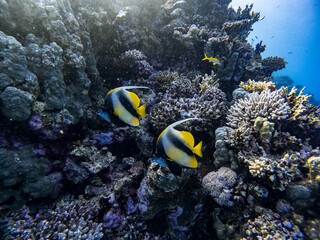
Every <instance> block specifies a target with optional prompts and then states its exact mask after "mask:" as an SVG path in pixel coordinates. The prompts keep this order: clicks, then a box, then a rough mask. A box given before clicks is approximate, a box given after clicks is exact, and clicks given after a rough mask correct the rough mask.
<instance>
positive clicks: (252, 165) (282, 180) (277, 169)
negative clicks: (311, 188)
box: [239, 152, 301, 191]
mask: <svg viewBox="0 0 320 240" xmlns="http://www.w3.org/2000/svg"><path fill="white" fill-rule="evenodd" d="M239 157H240V159H242V160H243V161H244V162H246V163H248V164H249V172H250V173H251V175H252V176H254V177H259V178H266V179H268V181H270V183H271V184H272V187H273V188H274V189H279V190H280V191H283V190H285V188H286V187H287V186H288V185H289V184H290V183H291V182H292V181H293V180H295V179H296V178H299V177H300V176H301V173H300V170H299V169H298V166H299V164H300V161H301V160H300V153H299V152H294V153H286V154H285V155H284V156H283V157H282V158H280V157H275V156H267V155H266V156H250V157H247V156H245V155H244V154H242V153H241V152H240V153H239Z"/></svg>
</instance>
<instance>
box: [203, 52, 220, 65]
mask: <svg viewBox="0 0 320 240" xmlns="http://www.w3.org/2000/svg"><path fill="white" fill-rule="evenodd" d="M204 56H205V58H203V59H202V61H204V60H208V61H209V62H212V64H213V65H216V64H218V65H220V64H221V63H220V61H219V59H218V58H213V57H209V58H208V57H207V55H206V54H204Z"/></svg>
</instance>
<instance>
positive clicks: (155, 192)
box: [137, 162, 201, 219]
mask: <svg viewBox="0 0 320 240" xmlns="http://www.w3.org/2000/svg"><path fill="white" fill-rule="evenodd" d="M193 181H195V178H194V174H193V171H192V170H189V169H188V170H183V172H182V175H181V176H176V175H174V174H172V173H171V172H170V171H169V169H167V168H163V167H161V166H160V165H158V164H157V163H155V162H152V163H151V164H150V166H149V167H148V172H147V175H146V176H145V177H144V179H143V180H142V182H141V184H140V187H139V189H138V191H137V195H138V200H139V203H138V206H139V210H140V212H141V213H142V216H143V218H144V219H152V218H154V217H155V216H156V215H157V214H158V213H160V212H162V211H164V210H166V209H169V208H170V206H175V205H176V204H177V203H178V202H179V206H181V207H183V208H190V204H191V206H193V209H194V206H195V205H196V204H197V203H198V201H197V200H196V198H195V197H196V195H197V194H200V191H201V190H200V188H197V189H198V190H195V189H196V188H190V187H188V186H190V185H193V184H195V185H196V186H198V187H199V185H198V184H197V183H196V182H193ZM181 190H184V191H183V192H181ZM190 191H192V192H190ZM187 196H188V197H187ZM184 198H188V200H187V201H184V200H183V199H184Z"/></svg>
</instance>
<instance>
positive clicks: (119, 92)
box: [97, 86, 148, 126]
mask: <svg viewBox="0 0 320 240" xmlns="http://www.w3.org/2000/svg"><path fill="white" fill-rule="evenodd" d="M137 88H148V87H140V86H123V87H118V88H115V89H112V90H110V91H109V92H108V93H107V98H106V100H105V106H104V109H103V110H100V111H98V112H97V114H98V115H99V116H101V117H102V118H104V119H105V120H107V121H108V122H116V121H118V120H121V121H122V122H124V123H126V124H128V125H130V126H139V123H140V121H139V116H141V117H143V118H144V117H145V109H146V105H145V104H143V105H141V106H140V99H139V97H138V96H137V95H136V94H135V93H133V92H129V91H127V89H137Z"/></svg>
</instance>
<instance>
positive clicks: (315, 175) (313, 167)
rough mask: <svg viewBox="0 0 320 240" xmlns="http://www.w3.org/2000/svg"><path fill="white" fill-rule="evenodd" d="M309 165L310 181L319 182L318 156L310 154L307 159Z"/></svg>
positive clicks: (319, 157)
mask: <svg viewBox="0 0 320 240" xmlns="http://www.w3.org/2000/svg"><path fill="white" fill-rule="evenodd" d="M307 166H308V167H309V178H310V181H311V182H312V183H315V184H316V185H319V184H320V156H317V157H316V156H312V157H310V158H309V159H308V161H307Z"/></svg>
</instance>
